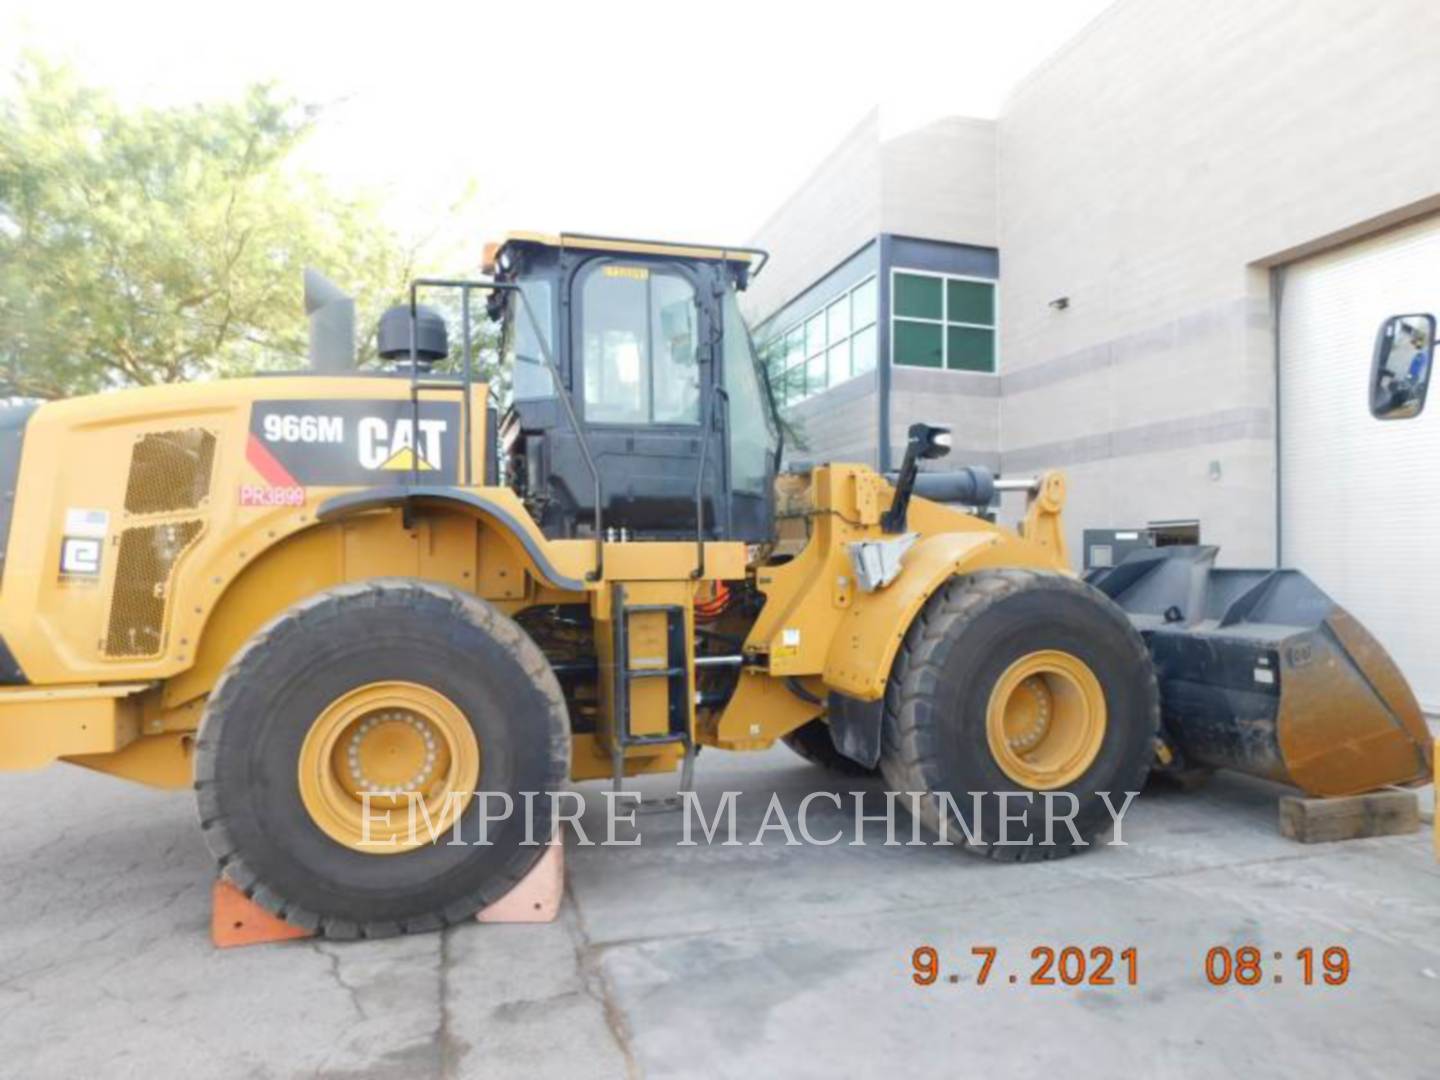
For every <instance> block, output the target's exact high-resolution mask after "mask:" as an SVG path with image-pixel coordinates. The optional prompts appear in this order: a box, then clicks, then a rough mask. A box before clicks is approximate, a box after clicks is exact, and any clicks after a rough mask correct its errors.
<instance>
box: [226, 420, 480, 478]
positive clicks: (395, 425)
mask: <svg viewBox="0 0 1440 1080" xmlns="http://www.w3.org/2000/svg"><path fill="white" fill-rule="evenodd" d="M459 449H460V406H459V404H458V403H457V402H452V401H427V402H422V403H421V405H420V414H419V422H418V423H417V422H416V417H415V412H414V407H413V406H412V405H411V403H410V402H409V401H314V400H302V401H257V402H256V403H255V404H254V406H253V407H252V409H251V412H250V446H249V448H248V450H247V453H246V458H247V460H248V461H249V462H250V464H251V465H252V466H253V467H254V468H255V469H256V471H258V472H259V473H260V475H261V476H262V478H263V479H264V480H265V482H266V483H267V484H269V485H270V486H271V487H272V488H297V487H305V486H309V485H336V486H342V485H352V484H353V485H370V484H384V483H398V482H400V481H402V480H403V479H404V476H405V475H408V474H412V473H413V472H416V471H418V472H419V474H420V476H421V478H422V480H423V481H425V482H428V483H437V484H453V483H454V482H455V479H456V460H457V458H458V456H459Z"/></svg>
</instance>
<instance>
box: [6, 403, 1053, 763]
mask: <svg viewBox="0 0 1440 1080" xmlns="http://www.w3.org/2000/svg"><path fill="white" fill-rule="evenodd" d="M410 393H411V391H410V386H409V384H408V383H407V382H406V381H405V380H403V379H385V378H365V377H333V378H331V377H319V376H314V375H306V376H303V377H277V378H264V379H241V380H234V381H227V382H220V383H212V384H204V385H184V386H170V387H161V388H147V389H144V390H139V391H122V392H118V393H114V394H109V395H105V396H103V397H94V398H84V399H78V400H74V401H65V402H57V403H53V404H48V405H45V406H43V407H42V408H40V409H39V410H38V411H37V412H36V413H35V415H34V416H33V418H32V419H31V420H30V422H29V425H28V429H27V431H26V434H25V441H24V450H23V457H22V460H21V464H20V469H19V476H18V478H17V482H16V484H15V492H16V495H15V505H14V508H13V520H14V523H15V524H14V527H13V528H12V530H11V542H10V546H9V549H8V552H9V554H8V559H7V563H6V565H5V566H4V576H3V588H0V636H3V641H4V643H5V645H6V646H7V647H8V649H9V651H10V653H11V655H12V657H13V661H14V663H15V665H17V666H18V668H19V669H20V670H23V672H24V673H25V676H26V678H27V679H28V685H24V686H16V687H7V688H4V689H0V768H3V769H32V768H38V767H41V766H44V765H46V764H48V763H50V762H53V761H56V760H63V761H68V762H71V763H73V764H78V765H82V766H85V767H87V768H92V769H97V770H100V771H104V772H108V773H112V774H114V775H117V776H121V777H124V778H127V779H131V780H135V781H139V782H141V783H145V784H149V785H153V786H157V787H164V788H178V787H185V786H188V785H190V784H191V782H192V764H191V757H192V749H193V744H194V738H195V732H196V730H197V728H198V726H199V722H200V718H201V716H202V714H203V711H204V707H205V703H206V699H207V697H208V695H209V694H210V693H211V691H212V690H213V689H214V687H215V685H216V682H217V680H218V679H219V677H220V675H221V673H222V671H223V669H224V668H225V665H226V664H227V663H228V662H229V661H230V659H231V658H232V657H233V656H234V655H235V654H236V653H237V651H238V650H239V649H240V648H241V647H242V646H243V644H244V643H245V642H246V641H247V640H248V639H249V638H250V637H251V636H252V635H254V634H255V633H256V632H257V631H258V630H260V629H261V628H262V627H263V626H264V625H265V624H266V623H268V622H269V621H270V620H272V619H274V618H276V617H277V616H279V615H280V614H281V613H283V612H284V611H285V610H286V609H287V608H289V607H290V606H292V605H293V604H295V603H298V602H299V601H301V600H303V599H305V598H306V597H308V596H312V595H314V594H315V593H317V592H319V591H321V590H323V589H326V588H329V587H332V586H335V585H339V584H343V583H347V582H356V581H363V580H366V579H371V578H377V577H413V578H419V579H423V580H428V581H433V582H437V583H440V584H444V585H448V586H451V587H454V588H456V589H460V590H463V591H466V592H470V593H473V594H475V595H477V596H479V597H482V598H483V599H485V600H487V601H489V602H490V603H491V604H493V605H494V606H495V607H497V608H498V609H500V610H501V611H503V612H505V613H507V614H510V615H514V614H517V613H519V612H521V611H523V610H524V609H526V608H530V607H534V606H536V605H549V604H577V603H579V604H588V605H589V607H590V612H591V615H592V617H593V618H594V620H595V623H596V626H597V627H602V626H606V625H609V624H611V622H612V620H613V619H614V618H615V617H616V612H615V610H614V605H615V597H616V596H617V591H616V586H621V587H622V590H623V592H621V593H619V594H618V595H623V596H624V597H625V601H624V602H625V603H626V604H630V605H647V606H657V605H675V606H678V607H679V608H681V609H682V610H683V611H684V613H685V620H686V621H685V635H684V636H685V641H686V642H687V645H686V649H687V663H690V664H693V662H694V654H693V640H694V635H693V630H694V607H693V604H694V600H695V597H696V596H697V594H700V593H703V592H704V591H705V590H706V589H707V588H711V587H713V586H714V584H715V583H725V582H732V583H734V582H744V581H746V580H747V578H753V581H754V584H755V586H756V588H757V589H758V591H759V592H760V593H762V594H764V596H765V597H766V599H767V602H766V604H765V606H764V608H763V610H762V611H761V613H760V615H759V617H758V619H757V620H756V621H755V622H754V624H753V625H752V626H751V627H750V628H749V632H748V634H747V636H746V638H745V642H744V655H745V658H746V663H745V666H744V667H743V668H742V670H741V674H740V679H739V683H738V685H737V686H736V688H735V691H734V693H733V695H732V696H731V697H730V698H729V700H728V702H726V703H725V704H724V705H723V706H719V707H708V706H703V705H702V706H698V707H697V705H696V704H695V702H694V701H693V700H689V701H685V702H683V703H681V705H682V707H683V708H684V710H685V713H686V716H687V718H688V719H687V722H688V724H689V726H690V730H691V731H692V733H693V739H694V742H695V743H696V744H697V745H702V746H715V747H721V748H725V749H733V750H751V749H762V748H765V747H768V746H770V745H771V744H772V743H773V742H774V741H775V740H776V739H777V738H779V737H780V736H782V735H785V734H787V733H788V732H790V731H793V730H794V729H796V728H798V727H799V726H801V725H803V724H805V723H807V722H808V721H810V720H812V719H814V718H815V717H816V716H818V715H820V714H821V713H822V712H823V711H824V700H825V695H826V693H827V692H828V691H830V690H836V691H840V692H842V693H844V694H847V695H850V696H851V697H854V698H858V699H860V700H864V701H873V700H875V699H877V698H879V697H880V696H881V695H882V694H883V691H884V686H885V682H886V678H887V676H888V674H889V671H890V665H891V663H892V661H893V659H894V656H895V653H896V650H897V648H898V647H899V644H900V642H901V640H902V639H903V636H904V633H905V631H906V628H907V627H908V626H909V625H910V622H911V620H912V618H913V617H914V615H915V613H916V612H917V611H918V610H919V609H920V608H921V607H922V606H923V605H924V603H925V601H926V600H927V599H928V598H929V596H930V595H931V594H932V593H933V592H934V590H935V589H936V588H937V587H938V586H939V585H940V584H942V583H943V582H945V581H946V580H947V579H948V578H950V577H951V576H952V575H954V574H957V573H964V572H967V571H970V570H978V569H983V568H987V567H1028V568H1035V569H1044V570H1050V571H1055V572H1060V573H1068V572H1069V571H1068V560H1067V558H1066V552H1065V544H1064V539H1063V531H1062V529H1061V525H1060V514H1061V509H1062V506H1063V502H1064V482H1063V479H1062V478H1061V477H1060V476H1059V475H1058V474H1049V475H1047V476H1046V477H1044V478H1043V479H1042V481H1041V482H1040V484H1039V485H1038V487H1037V488H1036V489H1035V490H1034V491H1032V493H1031V495H1030V500H1029V506H1028V509H1027V513H1026V517H1025V521H1024V525H1023V527H1022V529H1021V531H1020V532H1019V533H1016V532H1012V531H1010V530H1008V529H1004V528H1001V527H999V526H996V525H994V524H991V523H990V522H988V521H985V520H983V519H982V518H979V517H977V516H974V515H972V514H969V513H965V512H961V511H958V510H954V509H950V508H948V507H945V506H941V505H938V504H935V503H931V502H927V501H925V500H924V499H918V498H917V499H916V500H915V501H914V503H913V504H912V506H911V508H910V514H909V526H908V528H909V531H911V532H914V533H916V534H918V539H917V541H916V542H915V544H914V546H913V547H912V548H911V549H910V551H909V552H908V554H907V555H906V558H905V573H904V574H903V575H901V576H900V577H899V578H898V579H897V580H896V581H895V582H894V583H893V584H891V585H890V586H889V587H887V588H884V589H880V590H876V591H872V592H865V591H863V590H862V589H860V588H859V587H858V585H857V582H856V577H855V571H854V568H853V566H852V564H851V557H850V555H849V546H850V545H851V544H854V543H857V542H862V541H868V540H880V539H882V537H883V532H882V529H881V525H880V519H881V515H882V514H883V513H884V511H885V510H886V508H887V507H888V506H889V503H890V500H891V498H892V497H893V488H892V486H891V485H890V484H889V483H887V482H886V480H884V479H883V478H882V477H880V476H879V475H877V474H876V473H874V472H873V471H871V470H870V469H868V468H865V467H863V466H859V465H845V464H834V465H828V466H823V467H820V468H817V469H815V470H813V472H812V473H811V474H810V475H809V477H808V482H800V488H801V489H800V490H799V491H792V492H791V493H790V495H789V496H788V506H787V510H786V514H785V522H784V526H785V527H784V529H783V532H784V533H786V534H787V538H782V541H781V544H782V545H788V546H789V548H791V549H793V555H794V557H793V558H791V559H789V561H786V562H783V563H781V564H780V565H766V564H765V561H764V560H761V559H757V558H756V557H755V556H756V554H757V553H756V552H755V551H752V550H749V549H747V545H745V544H743V543H735V542H708V543H706V544H705V545H704V548H703V550H704V567H703V572H702V573H701V574H700V575H699V577H698V578H697V577H696V576H694V573H693V572H694V571H695V569H696V555H697V547H696V545H695V544H694V543H690V542H684V541H673V542H672V541H665V542H650V541H643V542H641V541H636V542H606V543H604V544H603V545H602V546H600V547H598V548H597V544H596V543H595V542H594V541H593V540H590V539H577V540H552V539H547V538H546V537H545V536H544V535H543V534H542V533H541V532H540V530H539V528H538V527H537V526H536V525H535V523H534V522H533V520H532V519H531V517H530V515H529V514H528V513H527V512H526V510H525V508H524V506H523V505H522V504H521V502H520V500H519V499H518V498H517V497H516V495H515V494H514V493H513V492H512V491H511V490H510V489H509V488H506V487H500V486H484V485H474V484H455V485H426V484H423V483H422V484H421V485H419V486H410V485H405V484H401V483H397V484H395V485H394V486H384V485H381V486H370V487H363V488H356V487H349V486H329V487H327V486H319V487H308V488H305V489H304V491H303V499H298V500H296V501H293V504H287V505H278V506H256V505H246V504H245V503H244V502H243V501H242V500H241V499H240V498H237V494H236V493H237V492H240V491H242V490H245V489H247V488H251V489H253V488H255V487H256V486H261V487H263V486H264V485H265V484H266V483H267V478H266V476H265V475H264V473H263V472H262V471H261V470H260V469H259V468H257V466H256V464H255V463H254V462H253V461H252V460H250V459H249V457H248V456H247V455H246V454H245V453H244V452H243V450H242V448H244V447H245V446H246V445H247V439H248V438H249V434H250V429H249V424H250V412H251V407H252V405H253V403H255V402H256V401H259V400H268V399H283V400H287V401H297V402H303V401H306V400H313V401H317V402H319V401H325V402H344V401H376V400H381V401H385V400H391V401H395V402H401V401H404V402H407V403H408V402H409V401H410ZM469 393H470V395H471V401H470V408H469V409H468V410H467V412H468V416H470V417H473V418H475V419H474V421H473V422H472V423H471V424H470V425H469V426H470V430H469V431H467V432H465V433H464V438H465V439H466V440H467V441H468V442H469V444H470V452H471V453H472V454H473V455H474V456H475V457H476V458H477V459H480V460H483V457H484V453H485V447H486V446H487V445H488V442H489V440H490V438H491V434H490V433H489V432H487V431H486V430H485V425H484V421H483V418H484V417H485V415H486V411H485V408H484V406H485V402H486V395H487V387H486V386H485V385H483V384H478V383H477V384H475V385H473V386H471V387H470V389H469ZM430 396H437V397H438V395H430ZM157 427H159V428H174V429H187V430H188V429H195V430H199V431H202V432H206V433H209V434H210V435H212V436H213V448H214V449H213V453H214V460H213V465H212V472H211V475H210V477H209V479H208V482H207V485H206V489H205V494H204V496H203V497H202V498H200V499H198V500H197V501H196V505H194V506H187V507H185V508H183V509H178V510H174V511H160V512H147V513H135V512H132V511H131V510H129V509H127V507H126V505H125V502H124V500H123V499H122V495H124V494H125V493H127V491H130V490H133V488H134V485H135V484H136V478H135V476H134V475H133V468H132V457H133V454H134V449H135V447H136V444H137V442H139V441H140V440H141V439H143V438H144V437H145V436H146V435H147V434H150V433H153V432H155V431H156V430H157ZM399 479H404V477H397V480H399ZM794 486H795V485H792V487H794ZM77 509H83V510H87V511H91V512H97V511H98V512H99V514H100V515H101V516H104V517H106V518H107V519H108V521H109V523H110V524H109V528H108V531H107V533H106V535H105V536H104V537H103V538H102V542H103V544H104V554H103V557H102V558H101V560H100V569H99V572H98V574H97V575H95V576H93V577H75V576H72V575H67V574H65V573H63V572H61V570H59V569H57V568H60V567H61V566H62V562H63V559H64V555H65V552H64V545H65V544H66V543H67V539H69V534H68V533H67V528H69V519H70V518H71V517H72V516H73V515H74V513H75V511H76V510H77ZM142 527H143V528H149V529H152V530H156V529H158V530H160V533H159V535H166V534H165V532H164V530H166V529H171V530H181V529H183V530H184V532H183V536H184V543H183V545H182V549H181V550H179V551H178V552H177V553H175V555H174V558H173V561H172V562H171V563H170V565H169V566H168V568H166V571H165V573H163V574H162V575H159V576H158V577H156V579H155V580H154V581H153V583H152V585H151V589H152V592H153V595H150V596H148V597H147V601H148V602H153V603H157V604H159V605H160V607H161V609H162V610H163V625H162V628H161V630H160V632H159V634H158V639H157V640H155V641H154V642H153V650H152V651H150V652H149V653H148V654H147V655H142V656H116V655H113V652H112V653H107V650H106V639H105V628H106V626H107V620H110V623H111V624H112V625H113V623H114V617H115V612H114V609H115V605H116V604H117V603H121V602H123V601H122V600H121V599H119V595H120V594H119V593H117V588H116V586H117V575H119V574H121V573H122V567H121V566H120V562H121V558H120V557H117V554H116V549H117V548H118V547H119V546H120V545H121V543H122V539H121V538H122V537H123V536H124V535H125V534H126V532H127V531H128V530H130V529H135V528H142ZM597 552H598V553H599V554H600V555H601V560H600V561H601V562H602V565H603V571H602V572H601V573H600V575H599V576H598V577H597V578H595V579H594V580H591V575H592V574H593V573H594V571H595V569H596V562H597ZM122 591H123V590H122ZM658 633H660V630H659V627H658V626H657V624H656V621H655V620H654V619H651V618H649V617H647V616H645V615H643V614H637V615H636V616H634V617H632V618H631V620H630V621H629V623H628V626H627V635H628V639H629V642H630V648H629V650H628V651H629V653H630V654H631V655H632V656H643V655H645V654H646V652H647V649H649V648H650V645H649V644H647V641H650V640H651V639H654V638H655V636H656V635H657V634H658ZM605 640H606V636H605V635H601V634H598V633H597V643H601V645H602V649H601V651H602V655H601V661H602V664H601V670H602V672H603V671H604V670H605V667H606V665H605V663H604V661H605V660H606V659H613V657H608V656H607V655H606V654H605V653H606V650H605V648H604V646H603V642H604V641H605ZM796 684H798V686H799V687H801V688H803V690H804V691H805V692H804V693H803V694H797V693H796V692H795V690H794V685H796ZM671 693H672V692H671V691H669V690H668V689H667V688H666V686H665V685H664V684H663V683H662V682H660V681H656V680H647V681H645V682H637V683H635V685H634V686H633V687H632V688H631V699H630V702H629V713H630V715H629V724H630V730H631V731H632V732H634V733H637V734H642V735H643V734H644V733H646V732H655V731H660V730H663V728H664V725H665V723H666V716H667V715H668V714H669V710H670V709H671V708H672V703H671V701H670V694H671ZM604 697H605V695H604V694H603V693H602V694H601V698H602V700H603V699H604ZM610 719H611V718H608V717H605V716H602V717H601V725H600V728H599V729H598V730H597V731H596V732H594V733H577V734H575V735H574V737H573V748H572V776H573V778H574V779H576V780H585V779H593V778H597V777H603V776H608V775H610V774H611V772H612V768H613V766H614V764H615V762H614V760H613V756H612V753H611V747H610V745H609V744H610V740H609V738H608V735H607V732H608V727H607V725H608V723H609V722H610ZM683 753H684V751H683V748H682V747H680V746H678V745H673V744H669V745H656V746H640V747H631V748H629V749H628V750H627V751H626V754H625V760H624V762H623V770H624V773H625V774H626V775H635V774H638V773H644V772H661V771H670V770H672V769H674V768H675V767H676V766H677V764H678V762H679V761H680V760H681V758H682V756H683Z"/></svg>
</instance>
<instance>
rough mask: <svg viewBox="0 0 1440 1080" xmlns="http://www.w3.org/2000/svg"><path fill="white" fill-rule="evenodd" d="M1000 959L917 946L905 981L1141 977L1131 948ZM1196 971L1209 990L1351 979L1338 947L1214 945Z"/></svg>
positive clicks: (983, 950) (1103, 982)
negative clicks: (957, 957)
mask: <svg viewBox="0 0 1440 1080" xmlns="http://www.w3.org/2000/svg"><path fill="white" fill-rule="evenodd" d="M999 956H1000V950H999V949H998V948H995V947H994V946H991V945H974V946H972V947H971V948H970V954H969V958H968V959H969V961H970V962H969V963H964V964H960V965H956V964H953V962H952V961H953V959H954V958H951V957H946V958H945V959H944V960H943V961H942V958H941V955H940V951H939V950H938V949H936V948H934V947H933V946H931V945H921V946H919V947H918V948H916V949H915V950H914V951H913V952H912V953H911V954H910V966H911V969H912V970H911V973H910V977H911V979H912V980H913V981H914V983H915V985H916V986H935V985H937V984H941V985H944V984H951V985H959V984H967V985H971V986H992V985H996V984H1000V985H1005V984H1009V985H1024V986H1138V985H1139V984H1140V979H1141V974H1142V973H1141V968H1140V952H1139V950H1138V949H1136V948H1135V947H1134V946H1131V947H1129V948H1122V949H1115V948H1111V947H1110V946H1108V945H1096V946H1093V947H1090V948H1082V947H1080V946H1078V945H1064V946H1059V947H1054V946H1050V945H1037V946H1036V947H1035V948H1033V949H1031V950H1030V956H1029V960H1028V961H1027V962H1023V963H1022V964H1021V965H1020V968H1019V969H1018V970H1015V969H1014V965H1013V964H1011V965H1008V966H1007V964H1006V961H1004V960H1003V959H1002V960H1001V961H1000V963H999V965H998V966H997V963H996V958H997V957H999ZM1201 971H1202V972H1203V974H1204V976H1205V979H1206V981H1207V982H1208V983H1209V984H1210V985H1211V986H1263V985H1266V984H1269V985H1280V984H1282V983H1286V982H1288V983H1290V984H1291V985H1300V986H1317V985H1318V986H1343V985H1345V983H1346V982H1347V981H1348V980H1349V978H1350V952H1349V950H1347V949H1346V948H1345V947H1344V946H1342V945H1331V946H1329V947H1327V948H1323V949H1320V948H1315V947H1313V946H1309V945H1307V946H1305V947H1304V948H1301V949H1296V950H1295V951H1294V952H1291V953H1286V952H1270V953H1268V954H1267V953H1266V952H1264V951H1263V950H1261V948H1260V947H1259V946H1257V945H1237V946H1231V945H1216V946H1215V947H1214V948H1212V949H1210V950H1209V951H1208V952H1207V953H1206V954H1205V958H1204V961H1203V964H1202V965H1201Z"/></svg>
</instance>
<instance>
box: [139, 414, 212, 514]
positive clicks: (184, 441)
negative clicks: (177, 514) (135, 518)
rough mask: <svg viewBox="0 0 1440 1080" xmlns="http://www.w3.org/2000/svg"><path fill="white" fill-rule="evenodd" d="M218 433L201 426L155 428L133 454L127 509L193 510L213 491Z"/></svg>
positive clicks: (147, 511)
mask: <svg viewBox="0 0 1440 1080" xmlns="http://www.w3.org/2000/svg"><path fill="white" fill-rule="evenodd" d="M214 464H215V436H214V435H213V434H211V433H210V432H208V431H205V430H203V429H201V428H184V429H182V430H179V431H155V432H151V433H150V434H148V435H145V436H142V437H141V438H140V440H139V441H138V442H136V443H135V449H134V450H132V451H131V453H130V479H129V481H128V483H127V484H126V487H125V509H126V510H128V511H129V512H130V513H132V514H167V513H170V512H172V511H175V510H193V509H195V508H196V507H197V506H199V505H200V502H201V500H203V499H204V498H205V497H206V496H207V495H209V494H210V473H211V469H212V467H213V466H214Z"/></svg>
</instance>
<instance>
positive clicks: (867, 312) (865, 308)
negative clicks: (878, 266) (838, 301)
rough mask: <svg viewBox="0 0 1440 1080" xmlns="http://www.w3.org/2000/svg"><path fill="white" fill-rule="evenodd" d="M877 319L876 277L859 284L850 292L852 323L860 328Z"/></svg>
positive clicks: (856, 327) (857, 328)
mask: <svg viewBox="0 0 1440 1080" xmlns="http://www.w3.org/2000/svg"><path fill="white" fill-rule="evenodd" d="M874 321H875V279H874V278H871V279H870V280H869V281H867V282H865V283H864V284H863V285H857V286H856V287H855V291H854V292H853V293H851V294H850V324H851V325H852V326H853V327H854V328H855V329H856V330H860V329H863V328H864V327H866V326H869V325H870V324H871V323H873V322H874Z"/></svg>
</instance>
